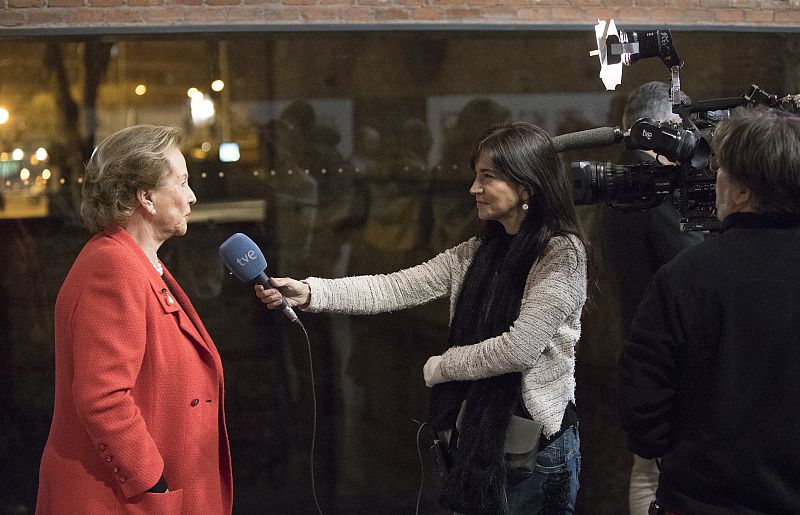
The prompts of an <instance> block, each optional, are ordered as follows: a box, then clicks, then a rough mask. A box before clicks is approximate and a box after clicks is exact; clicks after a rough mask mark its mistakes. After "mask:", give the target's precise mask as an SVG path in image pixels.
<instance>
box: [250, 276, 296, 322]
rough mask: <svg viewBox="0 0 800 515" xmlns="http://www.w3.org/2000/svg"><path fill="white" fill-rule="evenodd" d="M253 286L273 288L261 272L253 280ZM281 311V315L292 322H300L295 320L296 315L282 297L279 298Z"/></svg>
mask: <svg viewBox="0 0 800 515" xmlns="http://www.w3.org/2000/svg"><path fill="white" fill-rule="evenodd" d="M253 284H260V285H261V286H263V287H264V288H275V287H274V286H272V283H270V282H269V277H267V274H265V273H264V272H261V273H260V274H258V276H256V278H255V279H253ZM281 311H283V314H284V315H286V318H288V319H289V320H291V321H292V322H295V323H299V322H300V319H299V318H297V313H295V312H294V310H293V309H292V308H291V306H289V303H288V302H286V299H285V298H284V297H283V296H281Z"/></svg>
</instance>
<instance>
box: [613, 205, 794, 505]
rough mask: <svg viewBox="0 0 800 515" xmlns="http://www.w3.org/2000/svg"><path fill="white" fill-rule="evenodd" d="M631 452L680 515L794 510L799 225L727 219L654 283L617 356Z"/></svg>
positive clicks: (745, 216) (776, 219)
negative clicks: (654, 468) (651, 471)
mask: <svg viewBox="0 0 800 515" xmlns="http://www.w3.org/2000/svg"><path fill="white" fill-rule="evenodd" d="M618 388H619V392H618V393H619V401H620V409H621V415H622V425H623V428H624V429H625V430H626V431H627V432H628V446H629V448H630V449H631V450H632V451H633V452H635V453H636V454H638V455H640V456H642V457H645V458H650V457H655V456H663V460H662V468H661V478H660V482H659V488H658V494H657V496H658V499H659V500H660V501H661V503H662V504H664V505H665V506H666V507H667V508H669V509H672V510H675V511H678V512H684V513H692V514H695V513H709V514H716V513H725V514H730V513H748V514H750V513H797V512H798V510H800V217H797V216H791V217H787V216H774V215H763V214H755V213H736V214H733V215H730V216H729V217H728V218H726V220H725V222H724V224H723V232H722V233H721V234H720V235H718V236H716V237H713V238H711V239H708V240H707V241H705V242H703V243H701V244H699V245H697V246H694V247H691V248H689V249H687V250H685V251H683V252H682V253H680V254H679V255H678V256H677V257H676V258H675V259H673V260H672V261H670V262H669V263H668V264H667V265H665V266H664V267H662V268H661V269H660V270H659V271H658V272H657V273H656V275H655V277H654V278H653V281H652V283H651V285H650V288H649V290H648V293H647V294H646V296H645V298H644V300H643V301H642V304H641V305H640V306H639V310H638V311H637V314H636V316H635V317H634V321H633V325H632V327H631V336H630V338H629V340H628V341H626V342H625V346H624V348H623V351H622V355H621V357H620V380H619V384H618Z"/></svg>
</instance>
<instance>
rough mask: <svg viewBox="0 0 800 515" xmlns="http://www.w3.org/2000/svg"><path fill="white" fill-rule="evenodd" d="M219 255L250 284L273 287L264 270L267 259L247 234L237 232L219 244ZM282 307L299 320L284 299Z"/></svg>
mask: <svg viewBox="0 0 800 515" xmlns="http://www.w3.org/2000/svg"><path fill="white" fill-rule="evenodd" d="M219 257H220V258H221V259H222V262H223V263H224V264H225V267H226V268H227V269H228V270H230V272H231V273H232V274H233V275H235V276H236V277H237V278H238V279H239V280H240V281H242V282H244V283H250V284H260V285H261V286H263V287H264V288H273V286H272V284H271V283H270V282H269V277H267V274H266V273H264V271H265V270H266V268H267V259H266V258H265V257H264V253H263V252H261V249H260V248H258V245H256V243H255V242H254V241H253V240H251V239H250V238H249V237H247V236H246V235H244V234H242V233H240V232H237V233H236V234H234V235H233V236H231V237H230V238H228V239H227V240H225V241H224V242H223V243H222V245H220V246H219ZM281 309H282V310H283V313H284V314H285V315H286V317H287V318H289V320H291V321H292V322H298V321H299V320H298V318H297V314H295V312H294V311H293V310H292V308H291V307H289V304H288V303H287V302H286V299H283V303H282V304H281Z"/></svg>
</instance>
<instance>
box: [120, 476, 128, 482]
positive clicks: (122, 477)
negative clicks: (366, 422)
mask: <svg viewBox="0 0 800 515" xmlns="http://www.w3.org/2000/svg"><path fill="white" fill-rule="evenodd" d="M127 480H128V478H127V477H125V476H120V477H119V480H118V481H119V482H120V483H124V482H125V481H127Z"/></svg>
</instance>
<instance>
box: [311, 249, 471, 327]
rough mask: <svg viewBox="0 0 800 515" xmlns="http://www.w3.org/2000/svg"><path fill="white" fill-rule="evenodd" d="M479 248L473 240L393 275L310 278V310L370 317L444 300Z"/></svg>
mask: <svg viewBox="0 0 800 515" xmlns="http://www.w3.org/2000/svg"><path fill="white" fill-rule="evenodd" d="M477 247H478V242H477V240H476V239H474V238H473V239H471V240H469V241H466V242H464V243H462V244H460V245H458V246H456V247H454V248H452V249H449V250H446V251H444V252H442V253H441V254H439V255H437V256H435V257H434V258H432V259H430V260H429V261H426V262H425V263H422V264H420V265H417V266H414V267H411V268H407V269H405V270H400V271H399V272H394V273H391V274H381V275H360V276H354V277H343V278H340V279H321V278H319V277H309V278H307V279H306V281H307V282H308V285H309V287H310V288H311V301H310V303H309V305H308V307H307V308H306V311H309V312H321V311H328V312H333V313H346V314H351V315H367V314H374V313H384V312H387V311H399V310H401V309H406V308H410V307H413V306H419V305H421V304H425V303H427V302H430V301H432V300H435V299H438V298H441V297H444V296H446V295H447V294H448V293H450V291H451V289H452V288H453V283H454V280H457V279H459V278H460V276H461V269H462V268H463V266H464V264H465V263H468V262H469V260H471V258H472V256H473V255H474V252H475V249H476V248H477Z"/></svg>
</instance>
